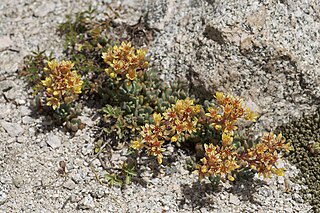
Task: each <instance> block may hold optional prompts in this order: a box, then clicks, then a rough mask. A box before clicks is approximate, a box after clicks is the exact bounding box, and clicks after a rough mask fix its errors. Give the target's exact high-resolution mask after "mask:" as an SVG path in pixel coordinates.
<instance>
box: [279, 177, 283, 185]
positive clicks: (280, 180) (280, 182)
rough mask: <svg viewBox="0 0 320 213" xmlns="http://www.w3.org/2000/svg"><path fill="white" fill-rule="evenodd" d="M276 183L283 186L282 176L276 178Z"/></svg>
mask: <svg viewBox="0 0 320 213" xmlns="http://www.w3.org/2000/svg"><path fill="white" fill-rule="evenodd" d="M278 183H279V184H283V183H284V177H283V176H279V177H278Z"/></svg>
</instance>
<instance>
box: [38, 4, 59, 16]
mask: <svg viewBox="0 0 320 213" xmlns="http://www.w3.org/2000/svg"><path fill="white" fill-rule="evenodd" d="M55 7H56V5H55V4H54V3H48V4H46V3H44V4H43V5H41V6H40V7H38V8H37V9H36V10H35V11H34V15H35V16H36V17H44V16H47V15H48V13H50V12H52V11H54V9H55Z"/></svg>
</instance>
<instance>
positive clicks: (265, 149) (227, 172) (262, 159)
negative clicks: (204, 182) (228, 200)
mask: <svg viewBox="0 0 320 213" xmlns="http://www.w3.org/2000/svg"><path fill="white" fill-rule="evenodd" d="M204 147H205V157H204V158H202V159H201V163H202V164H201V165H197V169H198V172H199V177H200V178H202V177H205V176H221V177H222V178H225V177H227V178H228V179H229V180H231V181H233V180H234V177H233V175H232V172H234V171H236V170H241V169H243V168H250V169H253V170H255V171H257V172H258V174H259V175H263V177H265V178H266V177H270V175H271V174H275V175H278V176H283V175H284V168H277V167H276V162H277V161H278V160H279V158H280V154H279V153H280V152H289V151H290V150H292V147H291V146H290V144H289V143H285V140H284V139H283V138H282V135H281V134H279V135H278V136H276V135H274V134H273V133H265V134H264V135H263V137H261V139H260V141H259V143H258V144H257V145H256V146H254V147H252V148H250V149H248V150H245V151H241V152H239V150H236V149H235V148H234V147H233V146H227V147H224V146H222V147H219V146H214V145H213V144H209V146H208V145H205V146H204Z"/></svg>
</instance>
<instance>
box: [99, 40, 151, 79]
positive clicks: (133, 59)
mask: <svg viewBox="0 0 320 213" xmlns="http://www.w3.org/2000/svg"><path fill="white" fill-rule="evenodd" d="M145 55H146V51H145V50H142V49H138V50H136V51H135V49H134V47H132V45H131V43H130V42H122V43H121V45H119V46H118V45H115V46H114V47H113V48H110V49H108V51H107V52H106V53H102V58H103V60H104V62H105V63H106V64H107V65H108V66H109V67H107V68H106V69H105V71H106V72H107V73H108V74H109V75H110V74H111V73H115V74H116V75H118V76H119V77H120V78H119V80H121V79H122V78H123V77H126V78H127V79H130V80H134V79H135V78H136V77H137V75H136V73H137V72H138V71H140V70H144V69H146V68H147V65H148V62H147V61H146V58H145ZM110 77H111V78H113V75H110Z"/></svg>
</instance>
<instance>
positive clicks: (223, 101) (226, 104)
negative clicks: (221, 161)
mask: <svg viewBox="0 0 320 213" xmlns="http://www.w3.org/2000/svg"><path fill="white" fill-rule="evenodd" d="M215 98H216V100H217V102H218V104H219V107H209V109H208V111H209V112H208V113H206V116H207V118H208V121H209V123H210V124H211V125H212V126H213V127H214V128H215V129H216V130H218V131H221V132H222V144H223V146H228V145H230V144H232V141H233V135H234V131H235V130H237V128H238V127H237V121H238V119H240V118H244V119H246V120H250V121H253V122H255V121H256V118H257V117H258V115H257V114H255V113H254V112H252V111H251V110H250V109H249V108H245V107H244V106H243V103H242V102H243V101H242V100H241V99H237V98H234V97H232V96H231V95H227V96H226V95H225V94H223V93H222V92H217V93H216V95H215Z"/></svg>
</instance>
